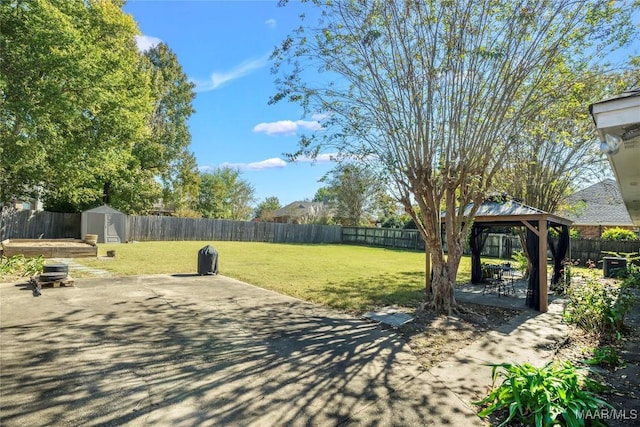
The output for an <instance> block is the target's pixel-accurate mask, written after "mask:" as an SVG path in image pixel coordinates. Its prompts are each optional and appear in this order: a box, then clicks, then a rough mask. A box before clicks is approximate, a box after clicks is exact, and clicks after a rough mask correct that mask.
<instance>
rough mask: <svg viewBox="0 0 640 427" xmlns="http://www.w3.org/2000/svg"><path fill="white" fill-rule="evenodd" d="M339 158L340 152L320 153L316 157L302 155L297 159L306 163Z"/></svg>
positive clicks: (324, 161) (327, 161)
mask: <svg viewBox="0 0 640 427" xmlns="http://www.w3.org/2000/svg"><path fill="white" fill-rule="evenodd" d="M337 159H338V153H323V154H318V155H317V156H316V157H315V158H313V157H306V156H302V157H299V158H297V159H296V161H297V162H305V163H331V162H335V161H336V160H337Z"/></svg>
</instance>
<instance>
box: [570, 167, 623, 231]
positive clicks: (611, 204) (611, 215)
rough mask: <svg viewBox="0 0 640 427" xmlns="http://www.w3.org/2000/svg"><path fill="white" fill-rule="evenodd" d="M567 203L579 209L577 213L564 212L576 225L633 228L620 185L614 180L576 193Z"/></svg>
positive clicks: (607, 180)
mask: <svg viewBox="0 0 640 427" xmlns="http://www.w3.org/2000/svg"><path fill="white" fill-rule="evenodd" d="M565 203H567V204H569V205H570V206H572V207H574V206H576V207H577V212H562V215H563V216H564V217H566V218H569V219H571V220H573V222H574V225H577V226H580V225H613V226H633V222H632V221H631V217H630V216H629V212H627V208H626V206H625V204H624V201H623V199H622V195H621V194H620V188H619V187H618V183H617V182H616V181H615V180H613V179H605V180H604V181H602V182H599V183H597V184H593V185H591V186H589V187H587V188H585V189H582V190H580V191H576V192H575V193H573V194H572V195H571V196H569V197H567V198H566V199H565ZM580 204H582V205H583V206H580Z"/></svg>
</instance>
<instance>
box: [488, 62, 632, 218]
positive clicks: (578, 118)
mask: <svg viewBox="0 0 640 427" xmlns="http://www.w3.org/2000/svg"><path fill="white" fill-rule="evenodd" d="M629 65H630V66H631V64H629ZM639 74H640V69H638V67H631V69H629V70H615V69H614V70H607V69H603V68H601V67H594V66H592V65H587V64H573V66H572V64H561V66H559V67H558V68H557V71H556V73H555V79H554V81H553V82H547V83H546V85H547V86H549V87H548V90H546V91H545V93H546V99H547V101H546V103H545V104H546V105H545V107H544V108H543V109H542V110H541V111H540V113H539V115H538V120H536V121H531V122H527V123H526V125H525V127H524V128H523V131H522V132H521V134H520V135H519V149H518V150H517V151H515V152H513V153H512V154H511V156H510V157H509V158H508V159H506V161H505V168H504V170H503V171H501V173H500V174H499V175H498V177H497V180H496V189H498V190H499V191H501V192H504V193H507V194H509V195H512V196H514V197H515V198H517V199H519V200H522V201H523V202H524V203H526V204H527V205H529V206H533V207H536V208H538V209H542V210H543V211H546V212H555V211H556V210H557V209H558V208H559V207H560V205H561V204H562V202H563V200H564V198H565V197H567V196H568V195H569V194H570V193H571V192H572V191H575V190H576V188H577V187H580V186H582V185H583V184H584V183H587V182H593V181H594V180H596V179H600V177H602V176H603V175H605V174H606V173H607V171H608V169H609V166H608V162H607V161H606V158H605V156H604V155H603V154H602V153H601V152H600V149H599V145H598V144H595V143H594V140H596V133H595V126H593V121H592V120H591V117H590V115H589V111H588V108H586V106H587V105H589V104H591V103H593V102H595V101H598V100H601V99H605V98H606V97H608V96H613V95H616V94H619V93H621V92H623V91H624V90H625V89H627V88H629V87H630V85H632V84H633V83H634V81H633V80H634V79H637V76H638V75H639Z"/></svg>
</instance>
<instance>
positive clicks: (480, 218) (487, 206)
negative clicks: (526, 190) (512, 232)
mask: <svg viewBox="0 0 640 427" xmlns="http://www.w3.org/2000/svg"><path fill="white" fill-rule="evenodd" d="M470 211H471V207H470V206H468V207H467V209H465V214H468V213H469V212H470ZM474 221H475V223H476V224H479V225H483V226H509V225H512V226H513V225H522V222H523V221H547V222H549V223H551V224H552V225H571V224H572V223H573V221H571V220H569V219H566V218H562V217H560V216H557V215H553V214H550V213H548V212H545V211H543V210H540V209H537V208H533V207H531V206H527V205H525V204H523V203H520V202H517V201H515V200H511V199H507V200H504V201H496V200H487V201H484V202H483V203H482V204H481V205H480V206H479V207H478V211H477V212H476V214H475V217H474Z"/></svg>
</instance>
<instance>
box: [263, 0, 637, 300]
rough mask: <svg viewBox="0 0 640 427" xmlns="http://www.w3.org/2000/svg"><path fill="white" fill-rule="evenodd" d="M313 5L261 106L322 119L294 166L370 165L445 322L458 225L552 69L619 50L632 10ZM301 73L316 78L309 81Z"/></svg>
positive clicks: (492, 1) (527, 118)
mask: <svg viewBox="0 0 640 427" xmlns="http://www.w3.org/2000/svg"><path fill="white" fill-rule="evenodd" d="M313 3H314V5H316V6H317V7H319V8H320V10H321V15H322V17H321V20H320V21H319V22H318V23H309V24H307V23H306V22H303V23H302V25H301V26H300V28H299V30H298V31H296V32H294V33H293V34H292V35H291V36H289V37H288V38H287V39H286V40H285V41H284V42H283V43H282V44H281V45H280V46H278V47H277V48H276V49H275V51H274V53H273V57H274V59H275V65H274V72H275V73H276V74H277V75H278V78H277V81H276V84H277V93H276V94H275V95H274V96H273V97H272V99H271V100H270V102H272V103H274V102H278V101H280V100H288V101H291V102H295V103H299V104H301V105H302V106H303V107H304V109H305V112H307V113H318V112H321V113H325V114H327V115H328V117H329V118H328V119H327V120H325V121H324V122H323V128H324V131H323V132H318V133H315V134H312V135H304V136H302V137H301V140H300V147H299V150H298V152H296V153H293V156H294V157H295V156H296V155H302V154H305V155H311V156H313V155H316V154H317V153H319V152H322V150H323V149H325V148H326V147H330V148H331V149H332V150H335V149H336V148H337V149H338V150H339V151H340V153H341V154H342V155H343V156H348V157H349V158H352V159H356V160H358V159H359V160H360V161H362V162H364V163H368V164H372V165H375V166H377V168H378V170H379V171H380V173H382V174H384V175H385V176H386V177H387V179H388V182H389V183H390V185H391V188H392V189H393V191H394V194H395V197H396V198H397V200H398V201H399V202H401V203H402V204H403V205H404V207H405V210H406V211H407V212H408V213H410V214H411V215H412V216H413V219H414V221H415V223H416V225H417V227H418V229H419V231H420V233H421V234H422V236H423V238H424V240H425V243H426V247H427V249H428V251H429V252H430V254H431V258H432V266H433V282H432V286H431V287H430V288H429V289H427V291H428V292H427V295H428V298H429V302H430V303H431V305H432V306H433V307H435V308H436V309H437V310H439V311H442V312H451V311H452V310H454V309H455V307H456V302H455V298H454V286H455V280H456V275H457V270H458V266H459V262H460V258H461V256H462V249H463V247H464V245H465V241H466V236H467V235H468V232H469V230H468V228H469V226H470V224H471V223H472V221H469V220H468V216H471V217H473V216H474V215H475V212H476V209H477V207H478V206H480V204H481V202H482V200H483V199H484V198H485V197H486V195H487V193H488V192H489V191H490V190H491V189H492V185H493V183H494V182H493V181H494V178H495V176H496V174H497V173H498V172H499V171H500V170H501V169H502V168H503V166H504V164H505V160H506V159H508V158H509V157H510V156H511V155H512V153H513V152H514V150H517V149H518V141H519V136H520V135H521V133H522V132H523V131H524V129H525V125H526V124H527V123H529V122H531V121H535V120H537V117H538V114H539V112H540V111H542V110H543V108H544V106H545V103H546V101H547V99H548V98H547V97H546V93H547V92H548V91H547V90H546V84H547V83H548V82H552V81H554V79H555V72H556V70H557V68H558V66H559V65H561V64H563V63H566V62H567V61H566V58H579V57H583V58H584V56H585V55H587V54H592V53H594V52H598V53H600V52H602V53H604V52H605V51H606V49H607V48H609V47H610V46H611V44H612V43H614V42H615V43H618V42H620V41H625V39H626V41H628V40H629V34H630V33H629V31H630V28H632V26H631V23H630V18H629V15H630V14H629V9H630V7H629V4H628V3H625V2H602V1H597V0H586V1H581V2H575V1H573V0H541V1H538V2H535V4H528V3H524V4H523V3H521V2H513V1H508V0H481V1H447V2H422V1H418V2H389V1H383V0H371V1H368V2H361V1H355V0H353V1H348V0H345V1H326V2H325V1H321V0H318V1H315V2H313ZM585 60H589V59H588V58H585ZM591 62H593V61H591ZM309 70H319V71H320V72H322V75H321V76H320V77H318V76H312V77H311V78H309V77H310V76H309V74H308V73H309ZM414 204H415V205H417V207H418V208H419V210H413V209H412V207H413V205H414ZM466 206H470V207H471V208H470V211H468V212H464V209H459V208H460V207H466ZM442 207H444V210H445V215H444V217H443V216H442V215H441V211H442V209H441V208H442ZM417 212H419V214H417ZM443 218H444V219H443ZM443 227H444V229H445V231H446V242H447V245H446V247H447V250H448V252H447V254H446V255H445V251H444V248H445V246H444V240H443V238H442V235H441V230H442V229H443Z"/></svg>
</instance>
